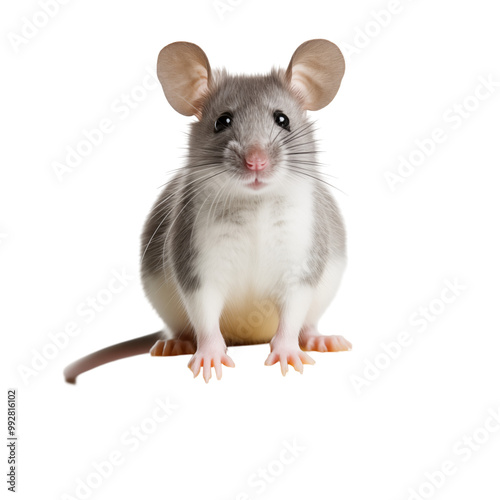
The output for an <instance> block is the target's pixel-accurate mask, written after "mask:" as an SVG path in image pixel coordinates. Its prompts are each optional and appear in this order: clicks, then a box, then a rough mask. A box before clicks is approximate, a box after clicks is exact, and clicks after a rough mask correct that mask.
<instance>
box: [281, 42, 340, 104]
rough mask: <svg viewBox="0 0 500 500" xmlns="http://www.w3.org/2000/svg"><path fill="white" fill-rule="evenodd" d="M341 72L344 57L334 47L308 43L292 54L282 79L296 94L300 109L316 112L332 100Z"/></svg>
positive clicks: (330, 44) (338, 85)
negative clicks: (285, 80)
mask: <svg viewBox="0 0 500 500" xmlns="http://www.w3.org/2000/svg"><path fill="white" fill-rule="evenodd" d="M344 70H345V62H344V57H343V56H342V52H340V49H339V48H338V47H337V46H336V45H335V44H334V43H332V42H329V41H328V40H321V39H318V40H309V41H308V42H304V43H303V44H302V45H300V46H299V48H298V49H297V50H296V51H295V52H294V53H293V56H292V59H291V60H290V64H289V65H288V69H287V70H286V73H285V77H286V79H287V80H288V82H289V83H290V84H291V86H292V88H293V89H294V90H295V91H296V92H297V93H298V95H299V97H300V99H301V101H302V105H303V107H304V109H308V110H310V111H316V110H318V109H321V108H324V107H325V106H326V105H327V104H329V103H330V102H331V100H332V99H333V98H334V97H335V95H336V94H337V91H338V90H339V87H340V82H341V80H342V77H343V76H344Z"/></svg>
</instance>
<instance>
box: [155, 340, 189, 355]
mask: <svg viewBox="0 0 500 500" xmlns="http://www.w3.org/2000/svg"><path fill="white" fill-rule="evenodd" d="M195 351H196V348H195V345H194V342H192V341H191V340H180V339H169V340H157V341H156V343H155V345H154V346H153V347H151V349H150V351H149V352H150V353H151V356H179V355H182V354H194V353H195Z"/></svg>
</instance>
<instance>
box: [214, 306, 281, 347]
mask: <svg viewBox="0 0 500 500" xmlns="http://www.w3.org/2000/svg"><path fill="white" fill-rule="evenodd" d="M278 322H279V315H278V309H277V307H276V305H275V304H274V302H273V301H271V300H270V299H262V298H260V299H259V298H257V297H245V299H244V300H241V301H238V302H236V303H233V304H231V305H226V307H225V308H224V309H223V311H222V315H221V320H220V328H221V332H222V336H223V337H224V339H225V341H226V344H227V345H244V344H262V343H267V342H270V341H271V339H272V338H273V336H274V334H275V333H276V330H277V329H278Z"/></svg>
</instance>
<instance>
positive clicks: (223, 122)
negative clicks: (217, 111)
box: [214, 113, 233, 133]
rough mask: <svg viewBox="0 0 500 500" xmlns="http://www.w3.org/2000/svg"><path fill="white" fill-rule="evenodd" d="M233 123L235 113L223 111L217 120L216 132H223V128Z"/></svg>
mask: <svg viewBox="0 0 500 500" xmlns="http://www.w3.org/2000/svg"><path fill="white" fill-rule="evenodd" d="M232 123H233V115H232V114H231V113H222V115H220V116H219V118H217V120H215V125H214V132H215V133H217V132H221V131H222V130H224V129H226V128H229V127H230V126H231V125H232Z"/></svg>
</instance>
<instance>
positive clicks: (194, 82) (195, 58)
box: [157, 42, 210, 118]
mask: <svg viewBox="0 0 500 500" xmlns="http://www.w3.org/2000/svg"><path fill="white" fill-rule="evenodd" d="M157 73H158V79H159V80H160V83H161V86H162V87H163V92H164V93H165V97H166V98H167V100H168V102H169V103H170V105H171V106H172V107H173V108H174V109H175V110H176V111H177V112H179V113H181V114H182V115H185V116H193V115H196V116H197V117H198V118H200V117H201V105H202V101H203V96H204V95H205V93H206V91H207V90H208V84H209V82H210V64H209V62H208V58H207V56H206V55H205V52H203V50H201V49H200V47H198V45H195V44H194V43H189V42H175V43H171V44H170V45H167V46H166V47H164V48H163V49H162V50H161V52H160V54H159V55H158V65H157Z"/></svg>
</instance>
